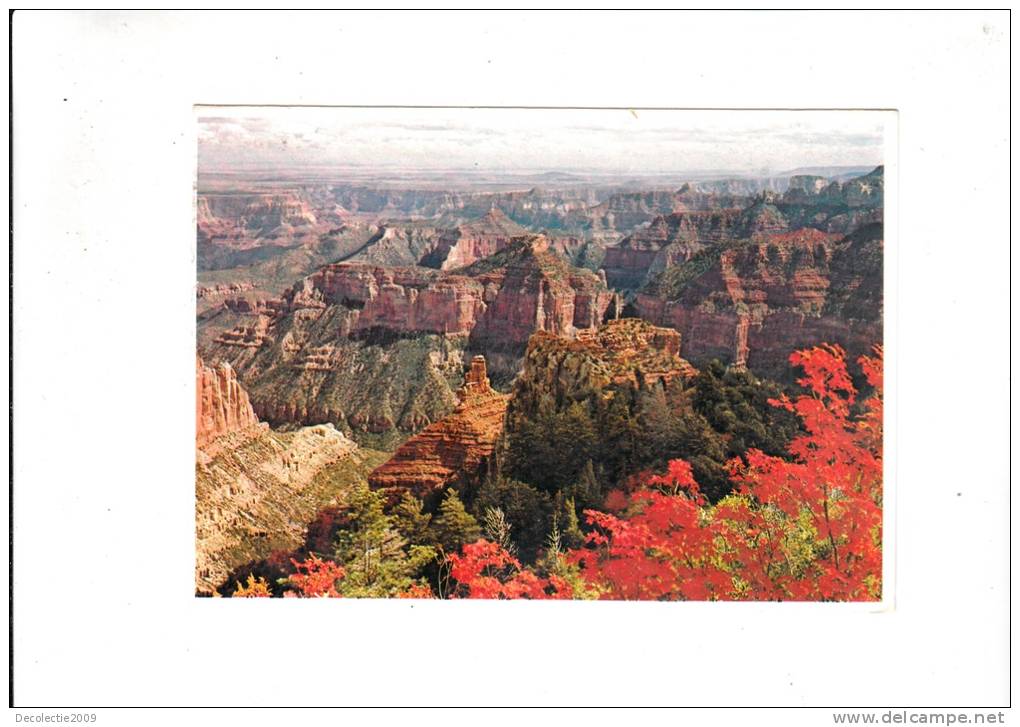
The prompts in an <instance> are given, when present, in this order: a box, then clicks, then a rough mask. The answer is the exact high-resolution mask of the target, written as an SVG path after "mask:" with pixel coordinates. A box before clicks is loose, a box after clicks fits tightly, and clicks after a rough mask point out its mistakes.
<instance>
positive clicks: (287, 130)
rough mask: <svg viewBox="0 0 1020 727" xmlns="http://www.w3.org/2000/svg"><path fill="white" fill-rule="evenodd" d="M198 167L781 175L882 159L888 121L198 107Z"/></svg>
mask: <svg viewBox="0 0 1020 727" xmlns="http://www.w3.org/2000/svg"><path fill="white" fill-rule="evenodd" d="M196 112H197V114H198V124H199V130H198V147H199V165H200V168H203V169H206V168H211V167H217V168H223V167H227V168H229V167H230V166H232V165H238V164H253V163H254V164H259V165H261V164H267V165H275V164H308V163H322V164H337V165H341V166H342V165H344V164H348V165H358V166H365V167H378V168H388V167H412V168H420V169H441V168H442V169H448V168H477V169H480V170H492V171H500V170H506V171H556V170H601V171H606V172H632V173H633V172H688V171H697V170H726V171H735V172H741V171H743V172H747V171H752V172H767V173H775V172H781V171H784V170H789V169H794V168H796V167H803V166H836V165H840V166H842V165H877V164H881V163H882V162H883V159H882V153H883V133H884V132H883V128H884V126H885V124H887V123H888V121H889V118H890V117H889V115H888V113H881V112H867V111H793V112H791V111H643V110H637V111H627V110H594V111H591V110H562V109H558V110H528V109H510V110H508V109H379V108H372V109H350V108H299V107H292V108H266V107H261V108H260V107H243V108H217V107H199V108H197V109H196Z"/></svg>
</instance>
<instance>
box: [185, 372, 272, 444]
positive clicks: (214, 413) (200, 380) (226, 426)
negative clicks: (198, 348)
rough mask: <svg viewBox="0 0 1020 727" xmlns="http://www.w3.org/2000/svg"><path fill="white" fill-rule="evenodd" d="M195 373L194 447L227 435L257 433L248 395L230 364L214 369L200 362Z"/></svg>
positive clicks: (256, 421) (257, 422)
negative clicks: (253, 431)
mask: <svg viewBox="0 0 1020 727" xmlns="http://www.w3.org/2000/svg"><path fill="white" fill-rule="evenodd" d="M195 369H196V377H195V443H196V445H197V446H198V447H199V448H202V447H206V446H209V445H210V444H212V442H213V441H214V440H215V439H216V438H217V437H220V436H223V435H224V434H229V433H231V432H245V431H250V430H256V429H258V427H259V420H258V418H257V417H256V416H255V411H254V410H253V409H252V406H251V402H250V401H248V394H247V392H245V390H244V389H243V388H242V387H241V384H240V383H239V382H238V380H237V376H236V374H235V373H234V369H232V368H231V367H230V364H228V363H222V364H220V365H218V366H216V367H215V368H213V367H209V366H206V365H205V364H204V363H203V362H202V359H201V358H197V359H196V362H195Z"/></svg>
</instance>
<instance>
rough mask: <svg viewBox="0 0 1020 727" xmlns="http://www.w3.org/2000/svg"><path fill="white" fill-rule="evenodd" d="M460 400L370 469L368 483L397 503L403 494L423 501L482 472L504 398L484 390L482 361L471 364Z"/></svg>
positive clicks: (500, 425) (486, 385)
mask: <svg viewBox="0 0 1020 727" xmlns="http://www.w3.org/2000/svg"><path fill="white" fill-rule="evenodd" d="M459 398H460V403H459V404H458V405H457V408H456V409H454V411H453V412H452V413H451V414H450V415H449V416H447V417H445V418H443V419H441V420H440V421H438V422H436V423H435V424H432V425H430V426H428V427H426V428H425V429H424V430H422V431H421V432H420V433H419V434H418V435H417V436H414V437H412V438H411V439H409V440H407V441H406V442H404V444H403V445H401V446H400V448H399V449H397V451H396V452H395V453H394V454H393V457H391V458H390V460H389V461H388V462H386V463H385V464H384V465H382V466H381V467H379V468H377V469H376V470H375V471H373V472H372V474H371V475H369V478H368V481H369V484H370V485H371V486H372V487H373V488H375V489H380V490H384V491H386V492H387V493H388V494H389V495H390V499H391V500H392V501H396V500H398V499H399V498H400V496H401V494H402V493H403V492H404V491H410V492H411V494H413V495H415V496H416V497H420V498H426V497H428V496H429V495H431V494H433V493H436V492H438V491H440V490H442V489H443V488H444V487H446V486H447V485H448V484H456V483H460V482H463V481H464V478H471V477H473V476H475V475H478V474H481V472H482V469H483V467H484V464H485V462H486V461H487V460H488V458H489V457H490V456H491V455H492V451H493V448H494V447H495V444H496V439H497V438H498V437H499V435H500V433H501V432H502V431H503V416H504V414H505V413H506V407H507V399H508V397H507V396H506V395H503V394H500V393H498V392H496V391H494V390H493V389H492V388H491V387H490V386H489V378H488V376H487V374H486V369H485V358H484V357H482V356H475V357H474V359H473V360H472V361H471V368H470V369H469V370H468V372H467V374H466V376H465V378H464V385H463V386H462V387H461V389H460V392H459Z"/></svg>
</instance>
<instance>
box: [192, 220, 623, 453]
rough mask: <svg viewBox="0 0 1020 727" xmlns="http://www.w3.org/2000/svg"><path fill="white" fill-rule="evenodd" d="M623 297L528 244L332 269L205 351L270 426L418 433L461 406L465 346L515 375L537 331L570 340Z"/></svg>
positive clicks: (540, 243)
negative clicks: (418, 261) (437, 261)
mask: <svg viewBox="0 0 1020 727" xmlns="http://www.w3.org/2000/svg"><path fill="white" fill-rule="evenodd" d="M615 300H616V299H615V296H614V295H613V294H612V293H611V292H610V291H609V290H608V289H607V288H606V286H605V283H604V281H603V280H602V279H601V278H600V276H599V275H597V274H595V273H593V272H591V271H589V270H581V269H577V268H573V267H571V266H569V265H568V264H567V263H566V262H564V260H563V259H562V258H561V257H560V256H558V255H557V254H555V253H553V252H551V251H550V250H549V241H548V239H547V238H544V237H541V236H530V237H525V238H520V239H515V240H514V242H513V243H512V244H511V245H509V246H508V247H506V248H505V249H503V250H502V251H500V252H499V253H497V254H496V255H492V256H489V257H487V258H484V259H483V260H480V261H478V262H476V263H474V264H473V265H470V266H468V267H466V268H461V269H458V270H455V271H438V270H432V269H427V268H422V267H415V268H382V267H377V266H369V265H360V264H348V263H343V264H337V265H330V266H327V267H325V268H322V269H321V270H319V271H318V272H317V273H315V274H313V275H311V276H309V277H307V278H305V279H304V280H302V281H301V282H299V283H298V284H296V285H294V286H293V287H292V288H291V289H290V290H289V291H287V292H286V293H285V294H284V296H283V297H282V298H281V299H280V300H279V301H276V302H274V303H273V305H272V306H269V307H264V309H263V310H260V311H258V312H257V313H255V314H253V315H248V316H242V317H241V322H240V323H239V324H238V325H237V326H236V327H235V328H233V329H232V330H230V331H227V332H225V333H223V334H221V335H219V336H218V337H216V338H215V339H213V340H212V341H211V342H210V343H209V345H208V346H207V348H206V351H207V353H208V354H209V355H210V356H211V357H212V358H213V359H215V360H218V361H219V360H223V361H229V362H230V363H231V364H233V365H234V366H235V368H236V369H237V370H238V371H239V373H240V375H241V377H242V379H243V380H244V381H245V383H246V385H247V386H248V387H249V390H250V391H251V392H252V398H253V402H254V407H255V410H256V411H257V412H258V413H259V415H260V416H261V417H263V418H265V419H267V420H268V421H270V422H272V423H274V424H282V423H303V424H313V423H319V422H327V421H329V422H334V423H336V424H337V425H338V426H340V427H342V428H344V429H345V431H356V432H368V433H376V434H384V433H391V432H392V430H401V431H403V432H414V431H417V430H419V429H421V428H422V427H424V426H426V425H428V424H430V423H431V422H434V421H437V420H438V419H439V418H441V417H442V416H443V415H445V414H446V413H447V412H449V411H450V409H452V408H453V406H454V405H455V403H456V396H455V394H454V392H455V391H456V388H457V386H458V385H459V383H460V379H461V376H462V371H463V365H464V361H465V359H464V357H465V354H466V352H467V351H468V350H469V349H470V350H472V351H475V352H483V353H486V354H487V355H490V354H492V355H496V356H497V358H500V360H503V359H505V363H504V365H503V366H502V368H503V370H504V371H506V372H507V374H508V375H512V373H514V372H516V361H517V360H518V359H519V356H520V355H521V354H522V353H523V349H524V346H525V345H526V343H527V341H528V338H529V337H530V336H531V334H532V333H533V332H534V331H536V330H540V331H550V332H552V333H555V334H557V335H564V336H568V337H569V336H573V335H575V334H576V333H577V331H579V330H584V329H588V328H593V327H595V326H597V325H599V324H600V323H601V322H602V320H603V319H604V318H605V317H606V316H607V315H612V313H613V310H615V307H613V308H611V306H613V304H614V303H615ZM200 325H201V324H200ZM200 340H201V330H200Z"/></svg>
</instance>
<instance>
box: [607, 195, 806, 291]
mask: <svg viewBox="0 0 1020 727" xmlns="http://www.w3.org/2000/svg"><path fill="white" fill-rule="evenodd" d="M772 199H773V198H772V197H771V196H762V197H760V198H759V199H758V200H757V201H756V202H755V203H754V204H752V205H750V206H749V207H747V208H746V209H743V210H741V209H736V208H729V209H715V210H702V211H694V212H676V213H673V214H669V215H664V216H660V217H656V218H655V219H654V220H653V221H652V223H651V224H650V225H649V226H648V227H647V228H644V229H640V230H637V231H635V232H633V233H631V234H630V235H628V236H627V237H625V238H624V239H623V240H622V241H621V242H620V243H619V244H618V245H615V246H611V247H608V248H607V249H606V256H605V259H604V261H603V268H604V269H605V271H606V281H607V282H608V283H609V285H611V286H612V287H614V288H619V289H622V290H636V289H637V288H640V287H641V286H642V285H643V284H644V283H646V282H647V281H648V279H649V277H650V276H652V275H655V274H656V273H658V272H660V271H662V270H665V269H667V268H670V267H674V266H677V265H681V264H683V263H685V262H687V261H688V260H690V259H691V258H692V257H694V255H696V254H697V253H699V252H701V251H702V250H704V249H706V248H707V247H716V246H719V245H721V244H724V243H728V242H732V241H734V240H739V239H744V238H748V237H750V236H752V235H755V234H760V233H765V232H773V231H779V230H785V229H786V227H787V222H786V219H785V218H784V217H783V215H782V213H781V212H780V211H779V209H778V208H777V207H775V205H773V204H772Z"/></svg>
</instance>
